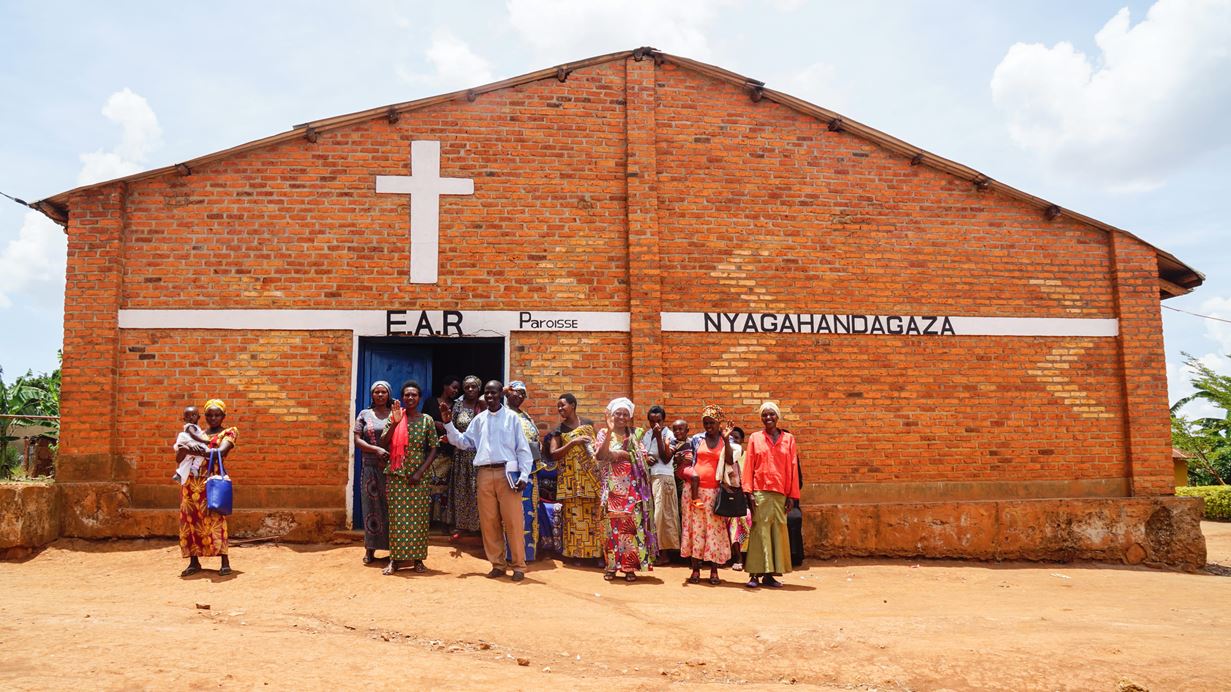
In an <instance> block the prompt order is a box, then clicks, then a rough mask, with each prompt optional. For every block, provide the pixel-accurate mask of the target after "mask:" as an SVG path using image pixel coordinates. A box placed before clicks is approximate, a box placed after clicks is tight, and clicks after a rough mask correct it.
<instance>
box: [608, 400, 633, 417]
mask: <svg viewBox="0 0 1231 692" xmlns="http://www.w3.org/2000/svg"><path fill="white" fill-rule="evenodd" d="M633 408H634V406H633V402H632V399H629V398H628V397H623V396H622V397H620V398H618V399H612V400H611V403H610V404H607V414H608V415H614V414H615V412H616V411H619V410H620V409H627V410H628V416H629V417H630V418H631V417H632V415H633Z"/></svg>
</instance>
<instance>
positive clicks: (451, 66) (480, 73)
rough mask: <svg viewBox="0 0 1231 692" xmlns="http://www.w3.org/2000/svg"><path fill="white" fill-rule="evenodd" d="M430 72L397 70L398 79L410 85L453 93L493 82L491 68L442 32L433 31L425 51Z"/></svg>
mask: <svg viewBox="0 0 1231 692" xmlns="http://www.w3.org/2000/svg"><path fill="white" fill-rule="evenodd" d="M424 56H425V57H426V58H427V61H428V62H429V63H430V64H431V66H432V72H431V73H428V74H419V73H415V72H411V71H410V70H407V69H405V68H404V67H398V70H397V71H398V76H399V77H401V78H402V79H403V80H404V81H406V82H407V83H409V84H423V85H427V86H430V87H433V88H436V89H439V90H441V91H446V92H447V91H456V90H458V89H466V88H469V87H474V86H479V85H481V84H487V83H488V82H491V81H493V79H492V69H491V65H490V64H489V63H488V62H487V60H486V59H484V58H483V56H481V55H478V54H477V53H475V52H474V51H473V50H471V48H470V44H468V43H466V42H465V41H463V40H462V39H460V38H458V37H456V36H454V35H453V34H451V33H449V32H448V31H446V30H443V29H437V30H436V31H434V32H432V43H431V44H430V45H429V46H428V47H427V50H426V51H424Z"/></svg>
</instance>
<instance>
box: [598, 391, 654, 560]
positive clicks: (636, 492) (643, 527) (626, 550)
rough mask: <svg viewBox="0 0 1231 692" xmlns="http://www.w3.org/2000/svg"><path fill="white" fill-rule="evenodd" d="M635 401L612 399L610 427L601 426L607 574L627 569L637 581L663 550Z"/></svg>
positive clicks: (599, 455) (599, 438)
mask: <svg viewBox="0 0 1231 692" xmlns="http://www.w3.org/2000/svg"><path fill="white" fill-rule="evenodd" d="M632 417H633V402H632V401H629V400H628V399H626V398H623V397H621V398H619V399H615V400H613V401H612V402H611V403H610V404H608V405H607V427H606V428H605V429H603V430H601V431H599V434H598V439H597V440H596V443H595V444H596V446H597V447H598V455H597V458H598V462H599V470H600V473H601V476H602V480H603V486H602V498H601V501H602V505H603V508H604V509H605V510H606V512H607V522H606V523H607V526H606V529H607V530H606V545H605V550H604V559H605V561H606V567H605V569H604V571H603V579H606V580H607V581H611V580H613V579H615V575H616V572H617V571H620V572H624V579H625V581H630V582H632V581H636V580H637V572H638V570H650V569H653V567H652V565H653V563H654V559H655V558H656V557H657V556H658V540H657V537H656V536H655V535H654V509H653V508H654V494H653V491H652V489H651V487H650V469H649V466H648V465H647V464H646V453H645V448H644V447H642V446H641V441H640V440H641V437H642V431H641V430H634V429H633V427H632Z"/></svg>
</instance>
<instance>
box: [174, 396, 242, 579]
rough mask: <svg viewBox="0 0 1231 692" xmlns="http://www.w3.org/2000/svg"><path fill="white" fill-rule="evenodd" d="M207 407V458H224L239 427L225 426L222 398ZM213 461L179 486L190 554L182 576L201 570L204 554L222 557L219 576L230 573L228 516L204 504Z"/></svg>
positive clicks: (184, 550) (183, 539)
mask: <svg viewBox="0 0 1231 692" xmlns="http://www.w3.org/2000/svg"><path fill="white" fill-rule="evenodd" d="M204 409H205V422H206V426H207V427H206V429H205V436H206V437H207V438H208V439H209V444H208V446H207V448H206V449H205V450H203V451H204V452H205V454H206V456H207V458H210V459H214V458H218V457H221V458H222V459H225V458H226V457H227V455H228V454H230V453H231V450H232V449H234V448H235V438H236V437H237V436H238V435H239V430H238V429H236V428H224V427H222V422H223V421H224V420H225V419H226V417H227V405H226V404H225V403H223V402H222V401H221V400H220V399H210V400H209V401H207V402H205V406H204ZM215 451H217V454H215V453H214V452H215ZM186 452H189V450H184V449H181V450H179V451H178V454H179V455H180V456H181V458H182V455H183V454H185V453H186ZM211 465H212V464H205V465H202V466H201V467H200V468H199V469H197V470H195V471H193V472H192V473H191V474H189V476H188V478H187V479H186V480H185V481H184V484H183V486H181V489H180V521H179V524H180V526H179V534H180V554H181V555H182V556H183V557H186V558H188V567H187V568H186V569H185V570H184V571H183V572H180V576H181V577H189V576H192V575H194V574H196V573H197V572H200V571H201V558H203V557H221V558H222V564H221V566H220V567H219V569H218V576H222V577H225V576H227V575H228V574H230V573H231V561H230V559H229V558H228V557H227V518H226V517H225V516H223V515H221V514H218V513H216V512H213V511H211V510H210V509H209V508H207V507H206V504H205V480H206V479H207V478H209V475H210V468H209V467H210V466H211Z"/></svg>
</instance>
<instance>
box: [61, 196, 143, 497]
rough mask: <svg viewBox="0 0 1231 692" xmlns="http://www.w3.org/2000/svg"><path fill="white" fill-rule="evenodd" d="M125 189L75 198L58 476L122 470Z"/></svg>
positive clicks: (102, 475) (94, 476)
mask: <svg viewBox="0 0 1231 692" xmlns="http://www.w3.org/2000/svg"><path fill="white" fill-rule="evenodd" d="M124 199H125V188H124V186H122V185H112V186H108V187H105V188H101V189H97V190H92V191H89V192H87V193H84V194H79V195H77V196H75V197H74V198H73V205H72V209H73V211H72V221H71V223H70V225H69V228H68V231H67V233H68V265H67V267H66V271H65V286H64V361H63V367H62V370H61V377H62V383H61V391H60V420H61V422H60V446H59V450H58V452H57V455H56V456H57V459H56V476H57V478H59V479H60V480H61V481H78V480H81V481H92V480H102V479H108V480H109V479H111V478H113V477H115V476H117V475H125V473H126V469H122V468H118V467H117V465H116V461H117V457H116V452H117V441H116V438H115V428H114V427H113V426H112V425H110V424H109V421H108V420H107V413H108V411H109V410H110V408H111V406H112V405H113V404H114V402H115V390H116V368H117V364H116V357H117V349H116V344H117V340H118V335H119V328H118V326H117V322H116V316H117V313H116V311H117V310H118V309H119V307H120V282H121V277H122V274H123V262H124V252H123V241H122V235H123V234H122V229H123V226H124V223H125V208H124V207H125V204H124Z"/></svg>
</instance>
